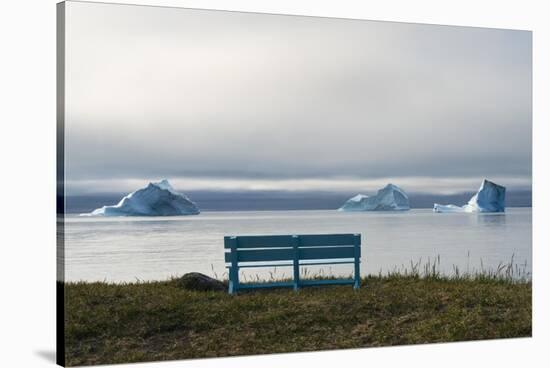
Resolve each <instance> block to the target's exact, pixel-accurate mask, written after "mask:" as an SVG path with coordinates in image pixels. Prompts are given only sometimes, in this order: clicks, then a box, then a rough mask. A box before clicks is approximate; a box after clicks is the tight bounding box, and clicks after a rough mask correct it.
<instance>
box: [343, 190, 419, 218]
mask: <svg viewBox="0 0 550 368" xmlns="http://www.w3.org/2000/svg"><path fill="white" fill-rule="evenodd" d="M410 208H411V207H410V204H409V197H408V196H407V194H406V193H405V192H404V191H403V189H401V188H399V187H398V186H396V185H393V184H388V185H386V186H385V187H384V188H382V189H380V190H379V191H378V193H376V195H374V196H372V197H369V196H367V195H364V194H358V195H356V196H355V197H352V198H350V199H348V200H347V201H346V203H344V205H343V206H342V207H340V208H339V209H338V211H407V210H409V209H410Z"/></svg>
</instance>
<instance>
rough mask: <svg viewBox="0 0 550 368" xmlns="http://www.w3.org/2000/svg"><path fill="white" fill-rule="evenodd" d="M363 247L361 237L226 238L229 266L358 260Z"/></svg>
mask: <svg viewBox="0 0 550 368" xmlns="http://www.w3.org/2000/svg"><path fill="white" fill-rule="evenodd" d="M359 245H361V235H359V234H326V235H324V234H323V235H260V236H226V237H224V247H225V249H230V250H231V251H230V252H226V253H225V262H228V263H230V262H269V261H290V260H294V259H296V258H298V259H300V260H320V259H342V258H355V257H360V256H361V247H359Z"/></svg>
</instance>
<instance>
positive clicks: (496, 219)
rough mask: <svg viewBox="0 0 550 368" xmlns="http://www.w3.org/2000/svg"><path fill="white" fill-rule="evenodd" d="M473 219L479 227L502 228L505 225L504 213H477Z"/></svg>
mask: <svg viewBox="0 0 550 368" xmlns="http://www.w3.org/2000/svg"><path fill="white" fill-rule="evenodd" d="M474 217H475V219H476V222H477V224H479V225H484V226H503V225H505V224H506V213H478V214H476V215H474Z"/></svg>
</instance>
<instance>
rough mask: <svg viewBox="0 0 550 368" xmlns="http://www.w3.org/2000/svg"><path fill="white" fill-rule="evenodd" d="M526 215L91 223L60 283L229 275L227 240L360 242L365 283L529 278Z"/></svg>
mask: <svg viewBox="0 0 550 368" xmlns="http://www.w3.org/2000/svg"><path fill="white" fill-rule="evenodd" d="M531 217H532V215H531V208H509V209H507V212H506V213H505V214H461V213H449V214H436V213H433V212H432V211H431V210H426V209H417V210H411V211H407V212H398V213H391V212H359V213H358V212H348V213H343V212H337V211H328V210H327V211H262V212H252V211H242V212H204V213H201V214H200V215H198V216H181V217H164V218H146V217H131V218H130V217H119V218H92V217H78V216H69V217H67V220H66V223H65V241H66V243H65V244H66V245H65V262H66V264H65V270H66V275H65V279H66V280H70V281H78V280H85V281H102V280H106V281H116V282H120V281H136V280H165V279H167V278H169V277H170V276H177V275H182V274H184V273H186V272H192V271H196V272H202V273H205V274H208V275H211V276H217V277H224V276H226V275H227V273H226V269H225V264H224V255H223V253H224V249H223V236H224V235H254V234H255V235H260V234H321V233H361V237H362V264H361V273H362V274H369V273H370V274H372V273H375V274H377V273H378V272H379V271H382V272H386V271H391V270H395V269H401V268H403V267H405V268H406V267H409V268H410V263H411V261H413V262H418V261H419V260H422V262H425V261H427V260H428V258H429V259H430V260H433V259H434V258H435V257H437V256H439V257H440V271H441V272H443V273H450V272H451V271H452V269H453V265H456V266H458V267H459V269H460V270H461V271H467V270H470V271H473V270H475V269H478V270H479V269H480V268H481V260H482V262H483V267H484V268H485V269H487V268H493V269H495V268H497V267H498V265H499V263H508V262H510V260H511V259H512V256H513V257H514V262H515V263H517V264H521V265H523V266H525V267H526V271H527V272H530V271H531V242H532V232H531ZM308 271H309V272H311V273H323V272H324V273H325V274H326V273H330V274H333V275H350V274H351V271H352V266H351V265H350V266H342V265H339V266H332V267H312V266H310V267H308ZM273 272H275V276H276V277H283V276H287V277H288V276H290V275H291V272H292V271H291V268H287V267H278V268H277V269H246V271H244V273H245V274H244V277H245V278H247V277H248V278H251V277H256V275H259V277H261V278H268V277H271V274H270V273H273Z"/></svg>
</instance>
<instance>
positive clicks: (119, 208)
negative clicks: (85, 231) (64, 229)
mask: <svg viewBox="0 0 550 368" xmlns="http://www.w3.org/2000/svg"><path fill="white" fill-rule="evenodd" d="M199 213H200V211H199V209H198V208H197V206H196V205H195V203H193V202H192V201H191V200H190V199H189V198H187V197H186V196H185V195H183V194H181V193H178V192H176V191H175V190H174V188H172V186H171V185H170V183H169V182H168V180H166V179H164V180H162V181H160V182H158V183H149V185H147V186H146V187H145V188H142V189H139V190H136V191H135V192H132V193H130V194H128V195H127V196H126V197H124V198H122V199H121V200H120V202H118V204H116V205H113V206H103V207H101V208H98V209H96V210H94V211H93V212H91V213H89V214H84V215H88V216H181V215H198V214H199Z"/></svg>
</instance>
